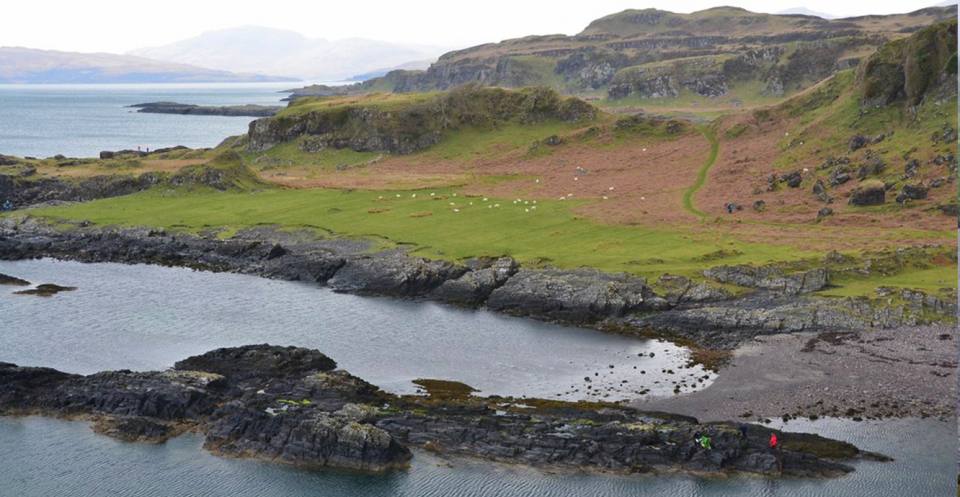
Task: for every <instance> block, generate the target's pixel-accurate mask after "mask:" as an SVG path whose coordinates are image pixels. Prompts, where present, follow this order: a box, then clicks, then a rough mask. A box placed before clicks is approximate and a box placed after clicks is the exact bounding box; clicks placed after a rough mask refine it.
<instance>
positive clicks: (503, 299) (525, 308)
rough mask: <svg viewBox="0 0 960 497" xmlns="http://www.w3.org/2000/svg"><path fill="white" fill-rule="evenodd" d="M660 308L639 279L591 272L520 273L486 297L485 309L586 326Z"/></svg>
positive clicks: (525, 270) (659, 300) (651, 293)
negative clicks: (586, 324) (615, 317)
mask: <svg viewBox="0 0 960 497" xmlns="http://www.w3.org/2000/svg"><path fill="white" fill-rule="evenodd" d="M662 304H663V301H662V299H658V298H656V296H655V294H654V292H653V291H652V290H651V289H650V287H648V286H647V285H646V282H645V281H644V280H643V279H641V278H636V277H632V276H627V275H624V274H608V273H602V272H600V271H596V270H591V269H579V270H573V271H561V270H553V269H548V270H542V271H534V270H527V269H520V270H519V271H517V274H516V275H514V276H513V277H512V278H510V279H509V280H507V282H506V284H504V285H503V286H501V287H500V288H497V289H496V290H494V291H493V293H491V294H490V298H489V300H487V307H489V308H490V309H493V310H495V311H503V312H508V313H511V314H519V315H527V316H538V317H542V318H546V319H554V320H561V321H567V322H574V323H588V322H592V321H598V320H601V319H604V318H607V317H611V316H621V315H623V314H626V313H628V312H632V311H637V310H643V309H653V308H656V307H658V306H661V305H662Z"/></svg>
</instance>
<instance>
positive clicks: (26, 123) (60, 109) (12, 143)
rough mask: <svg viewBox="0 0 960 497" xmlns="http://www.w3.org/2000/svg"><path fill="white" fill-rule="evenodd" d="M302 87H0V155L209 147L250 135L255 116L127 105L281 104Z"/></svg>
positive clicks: (80, 154) (82, 154) (73, 154)
mask: <svg viewBox="0 0 960 497" xmlns="http://www.w3.org/2000/svg"><path fill="white" fill-rule="evenodd" d="M298 86H301V84H300V83H249V84H245V83H234V84H158V85H0V154H7V155H17V156H32V157H49V156H52V155H56V154H63V155H67V156H71V157H94V156H97V155H98V154H99V153H100V151H101V150H121V149H136V148H137V147H138V146H140V147H149V148H150V149H156V148H160V147H171V146H175V145H185V146H188V147H212V146H215V145H216V144H218V143H220V141H221V140H223V139H224V138H226V137H228V136H231V135H237V134H241V133H244V132H246V130H247V124H249V123H250V121H252V120H253V118H250V117H224V116H180V115H169V114H140V113H136V112H135V109H130V108H127V106H129V105H133V104H138V103H144V102H156V101H174V102H181V103H188V104H202V105H236V104H263V105H282V104H283V103H282V102H280V99H281V98H283V97H285V96H286V95H285V94H280V93H278V91H280V90H283V89H288V88H295V87H298Z"/></svg>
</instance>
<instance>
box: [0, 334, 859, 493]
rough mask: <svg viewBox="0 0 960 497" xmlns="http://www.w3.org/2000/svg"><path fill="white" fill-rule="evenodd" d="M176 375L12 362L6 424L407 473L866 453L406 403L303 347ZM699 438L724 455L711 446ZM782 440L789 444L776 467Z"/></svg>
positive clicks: (502, 402)
mask: <svg viewBox="0 0 960 497" xmlns="http://www.w3.org/2000/svg"><path fill="white" fill-rule="evenodd" d="M176 367H177V369H175V370H171V371H162V372H158V371H154V372H131V371H112V372H101V373H97V374H93V375H89V376H78V375H70V374H66V373H61V372H59V371H55V370H52V369H45V368H23V367H18V366H15V365H13V364H6V363H0V415H18V414H41V415H51V416H83V417H87V418H89V419H93V420H94V421H95V425H94V428H95V430H96V431H97V432H99V433H103V434H106V435H109V436H113V437H117V438H120V439H122V440H128V441H146V442H159V441H163V440H165V439H166V438H169V437H170V436H174V435H176V434H178V433H181V432H183V431H185V430H194V431H198V432H201V433H203V434H204V435H205V442H204V447H205V448H206V449H208V450H210V451H211V452H214V453H216V454H223V455H228V456H236V457H258V458H263V459H267V460H271V461H275V462H283V463H288V464H294V465H297V466H302V467H307V468H314V467H337V468H350V469H358V470H365V471H384V470H388V469H393V468H402V467H405V466H406V465H407V464H408V462H409V460H410V458H411V457H412V453H411V451H410V448H409V447H411V446H413V447H421V448H424V449H428V450H431V451H434V452H439V453H442V454H450V455H460V456H469V457H479V458H483V459H486V460H493V461H500V462H505V463H514V464H526V465H532V466H538V467H544V468H571V469H572V468H576V469H578V470H586V471H614V472H622V473H635V472H657V471H666V472H676V471H688V472H710V473H715V474H736V473H755V474H763V475H769V476H773V477H779V476H793V477H835V476H840V475H843V474H845V473H848V472H850V471H852V470H853V468H851V467H850V466H847V465H846V464H843V463H842V462H840V461H847V460H851V459H856V458H859V457H862V456H863V454H861V453H860V451H859V450H858V449H857V448H856V447H854V446H853V445H850V444H848V443H845V442H839V441H834V440H829V439H826V438H822V437H818V436H815V435H801V434H792V433H782V432H779V431H776V430H770V429H768V428H765V427H762V426H754V425H742V424H739V423H736V424H735V423H710V424H700V423H699V422H698V421H697V420H696V419H694V418H691V417H686V416H678V415H671V414H666V413H656V412H643V411H638V410H635V409H633V408H630V407H625V406H623V405H618V404H606V403H571V402H560V401H552V400H542V399H526V398H525V399H519V400H514V399H510V398H502V397H493V398H483V397H477V396H473V395H470V393H471V392H470V390H471V389H469V387H467V386H465V385H462V384H457V383H455V382H443V381H439V380H429V381H430V382H431V384H438V385H434V386H443V385H447V386H448V387H449V388H447V390H449V391H452V392H454V394H452V395H439V394H438V395H433V394H431V395H430V396H427V397H424V396H395V395H391V394H387V393H385V392H382V391H380V390H379V389H377V388H376V387H374V386H373V385H370V384H369V383H366V382H365V381H363V380H362V379H360V378H357V377H354V376H352V375H350V374H349V373H347V372H345V371H340V370H332V368H334V367H335V363H334V362H333V361H332V360H331V359H329V358H327V357H326V356H325V355H323V354H322V353H320V352H318V351H315V350H309V349H302V348H297V347H277V346H270V345H250V346H245V347H237V348H226V349H217V350H214V351H211V352H208V353H206V354H203V355H200V356H195V357H190V358H187V359H185V360H183V361H180V362H178V363H177V366H176ZM193 368H204V369H205V370H206V371H195V370H193ZM211 370H217V371H219V372H214V371H211ZM422 381H423V382H427V381H428V380H422ZM439 384H443V385H439ZM438 392H439V391H438ZM695 433H699V434H706V435H707V436H709V437H710V438H711V439H712V448H711V449H709V450H706V449H703V448H701V447H700V446H698V445H697V444H696V443H695V442H694V440H693V439H694V434H695ZM770 433H776V434H777V436H778V438H779V439H780V440H781V442H782V445H783V449H782V450H781V451H778V452H777V454H776V456H775V457H776V459H774V460H772V461H771V460H770V457H768V455H769V454H770V452H769V450H768V449H767V448H766V439H767V438H768V437H769V434H770Z"/></svg>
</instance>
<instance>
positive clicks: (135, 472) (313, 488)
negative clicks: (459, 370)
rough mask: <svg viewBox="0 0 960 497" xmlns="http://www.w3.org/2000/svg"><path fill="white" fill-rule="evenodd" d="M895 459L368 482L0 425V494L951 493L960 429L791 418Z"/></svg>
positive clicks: (70, 431)
mask: <svg viewBox="0 0 960 497" xmlns="http://www.w3.org/2000/svg"><path fill="white" fill-rule="evenodd" d="M789 428H790V429H793V430H797V431H816V432H818V433H821V434H825V435H829V436H834V437H839V438H846V439H849V440H851V441H854V442H856V443H859V444H861V445H862V446H863V447H866V448H869V449H873V450H879V451H884V452H886V453H887V454H890V455H892V456H894V457H896V458H897V460H896V462H892V463H876V462H860V463H857V464H856V471H855V472H854V473H851V474H849V475H847V476H844V477H842V478H839V479H831V480H821V481H817V480H782V481H777V480H769V479H764V478H751V477H737V478H729V479H726V480H705V479H699V478H693V477H687V476H660V477H646V476H631V477H622V476H592V475H585V474H548V473H544V472H540V471H536V470H532V469H525V468H519V467H507V466H503V465H493V464H488V463H483V462H478V461H469V460H452V461H446V460H441V459H437V458H436V457H434V456H431V455H429V454H425V453H417V454H416V455H415V457H414V460H413V465H412V467H411V468H410V469H409V470H407V471H398V472H394V473H390V474H387V475H380V476H373V475H361V474H356V473H343V472H337V471H313V472H307V471H300V470H296V469H293V468H289V467H285V466H281V465H276V464H270V463H263V462H258V461H252V460H236V459H222V458H218V457H215V456H212V455H210V454H208V453H206V452H204V451H203V449H202V448H201V444H202V439H201V437H199V436H195V435H190V436H183V437H180V438H177V439H174V440H171V441H169V442H167V443H165V444H162V445H145V444H130V443H123V442H118V441H116V440H112V439H110V438H107V437H103V436H99V435H95V434H94V433H93V432H92V431H91V430H90V429H89V428H88V427H87V425H86V423H81V422H67V421H56V420H51V419H44V418H33V417H31V418H0V460H2V461H3V464H0V497H51V496H70V497H103V496H138V497H169V496H178V497H221V496H222V497H308V496H323V497H388V496H390V497H467V496H470V497H512V496H518V497H520V496H542V497H554V496H556V497H559V496H577V497H881V496H883V497H887V496H910V497H950V496H952V495H955V494H956V480H955V476H954V475H955V474H956V472H955V469H956V464H955V463H954V460H955V459H954V457H953V455H954V452H955V447H954V446H955V441H956V426H955V425H952V424H950V423H943V422H936V421H917V420H905V421H892V422H884V423H875V422H871V423H855V422H852V421H838V420H820V421H817V422H815V423H803V424H799V423H796V422H791V423H790V425H789Z"/></svg>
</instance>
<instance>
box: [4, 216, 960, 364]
mask: <svg viewBox="0 0 960 497" xmlns="http://www.w3.org/2000/svg"><path fill="white" fill-rule="evenodd" d="M83 224H84V223H80V226H77V227H75V228H72V229H69V230H62V229H61V230H56V229H52V228H51V227H49V226H47V225H45V224H43V223H41V222H38V221H36V220H33V219H31V218H24V219H22V220H18V219H16V218H6V219H0V259H8V260H13V259H26V258H36V257H55V258H61V259H68V260H77V261H83V262H121V263H150V264H160V265H168V266H185V267H191V268H197V269H204V270H211V271H232V272H238V273H245V274H254V275H259V276H264V277H269V278H277V279H284V280H292V281H303V282H307V283H314V284H319V285H326V286H329V287H330V288H332V289H333V290H335V291H338V292H347V293H355V294H371V295H388V296H394V297H404V298H423V299H430V300H436V301H440V302H446V303H451V304H456V305H465V306H470V307H482V306H486V308H488V309H490V310H493V311H497V312H503V313H507V314H511V315H517V316H527V317H533V318H537V319H541V320H547V321H554V322H561V323H571V324H576V325H581V326H592V327H597V328H601V329H616V330H617V331H619V332H623V333H648V332H654V333H660V334H664V335H667V336H682V337H685V338H687V339H690V340H693V341H694V342H696V343H698V344H700V345H703V346H707V347H722V348H731V347H735V346H736V345H737V344H739V343H741V342H742V341H743V340H747V339H749V338H751V337H753V336H755V335H757V334H768V333H786V332H793V331H819V330H823V331H836V330H844V329H848V330H849V329H857V330H860V329H865V328H894V327H900V326H913V325H918V324H928V323H940V322H949V321H951V320H953V319H955V318H954V316H955V315H956V310H957V308H956V297H955V294H948V293H949V292H948V293H942V292H941V293H942V294H941V293H937V294H928V293H924V292H920V291H914V290H883V289H881V290H883V291H881V290H878V292H877V295H876V296H875V297H872V298H866V297H859V298H826V297H819V296H816V294H814V293H812V292H816V291H818V290H821V289H823V288H825V287H826V286H828V284H829V281H830V271H829V270H827V269H826V268H825V267H806V268H803V269H790V268H789V267H787V266H776V265H768V266H748V265H739V266H717V267H714V268H711V269H708V270H706V271H705V272H704V275H705V277H706V278H707V279H706V280H705V281H700V282H697V281H693V280H691V279H689V278H686V277H681V276H672V275H664V276H663V277H661V278H660V279H659V280H658V281H657V282H656V283H655V284H654V285H651V284H649V283H648V282H647V281H645V280H644V279H643V278H639V277H636V276H631V275H626V274H610V273H604V272H601V271H597V270H593V269H586V268H582V269H556V268H524V267H520V266H519V264H518V263H517V262H516V261H514V260H513V259H511V258H509V257H500V258H476V259H471V260H468V261H465V262H464V263H454V262H449V261H441V260H429V259H424V258H422V257H415V256H412V255H409V254H408V253H406V252H404V251H402V250H398V249H393V250H387V251H382V252H373V253H372V252H371V251H370V248H371V244H370V243H368V242H364V241H358V240H347V239H339V238H326V239H318V238H317V237H316V236H315V235H313V234H307V233H290V232H284V231H280V230H274V229H270V228H254V229H249V230H244V231H240V232H239V233H237V234H236V235H234V236H233V237H231V238H229V239H226V240H222V239H219V238H218V237H217V236H216V234H215V233H209V234H207V235H203V236H201V235H193V234H185V233H174V232H167V231H164V230H150V229H127V228H98V227H89V226H88V227H84V226H83ZM898 258H901V259H902V256H900V255H896V254H894V255H891V256H889V257H888V259H890V260H887V259H882V260H881V259H876V260H873V259H871V260H868V261H866V262H867V265H866V266H864V267H862V268H861V267H853V268H852V269H850V268H847V269H844V270H845V271H848V272H849V271H855V272H857V274H860V273H862V272H863V271H867V272H876V271H881V272H882V271H887V270H889V269H890V268H888V267H887V266H890V265H896V264H899V263H898V262H896V261H897V260H899V259H898ZM871 261H872V262H871ZM874 266H876V267H875V268H874ZM891 267H892V266H891ZM884 274H886V273H884ZM11 276H16V275H11ZM734 285H735V286H734ZM731 289H736V290H735V291H734V290H731Z"/></svg>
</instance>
